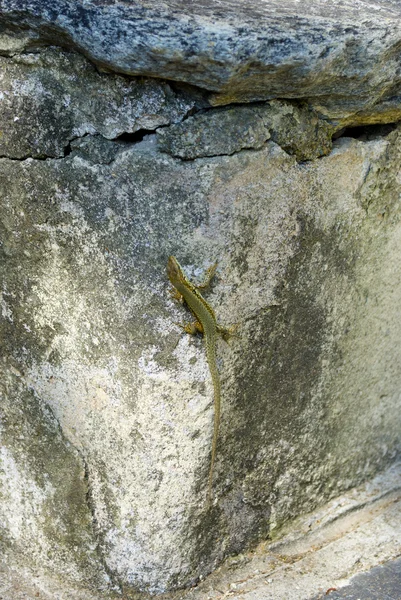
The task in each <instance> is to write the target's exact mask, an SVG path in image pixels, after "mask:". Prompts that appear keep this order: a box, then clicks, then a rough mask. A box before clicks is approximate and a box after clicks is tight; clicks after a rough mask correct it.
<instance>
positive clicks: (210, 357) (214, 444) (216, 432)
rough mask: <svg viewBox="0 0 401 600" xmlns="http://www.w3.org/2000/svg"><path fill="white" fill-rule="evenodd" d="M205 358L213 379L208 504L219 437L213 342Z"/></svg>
mask: <svg viewBox="0 0 401 600" xmlns="http://www.w3.org/2000/svg"><path fill="white" fill-rule="evenodd" d="M206 348H207V350H206V353H207V360H208V363H209V368H210V374H211V376H212V381H213V390H214V424H213V441H212V456H211V459H210V469H209V479H208V488H207V503H208V506H210V505H211V502H212V486H213V470H214V462H215V458H216V450H217V440H218V437H219V427H220V377H219V373H218V370H217V364H216V352H215V348H214V345H213V344H207V345H206Z"/></svg>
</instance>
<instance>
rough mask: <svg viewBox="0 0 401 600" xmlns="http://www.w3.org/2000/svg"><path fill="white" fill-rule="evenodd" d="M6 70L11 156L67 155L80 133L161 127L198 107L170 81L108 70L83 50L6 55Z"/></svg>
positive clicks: (0, 63) (5, 118) (2, 141)
mask: <svg viewBox="0 0 401 600" xmlns="http://www.w3.org/2000/svg"><path fill="white" fill-rule="evenodd" d="M0 69H1V73H2V81H1V102H0V122H1V136H0V156H7V157H8V158H27V157H28V156H32V157H33V158H40V157H43V158H44V157H50V156H52V157H59V156H64V153H65V151H66V148H67V147H68V145H69V143H70V142H71V140H73V139H74V138H78V137H82V136H84V135H87V134H92V135H93V134H96V133H98V134H101V135H102V136H103V137H105V138H109V139H113V138H116V137H118V136H120V135H121V134H123V133H134V132H136V131H138V130H139V129H155V128H156V127H160V126H161V125H168V124H170V123H174V122H176V121H179V120H181V119H182V118H183V117H184V116H185V115H186V113H187V112H189V110H190V109H192V108H194V106H195V105H196V100H194V99H193V100H191V101H189V100H188V99H187V98H185V97H184V96H183V95H181V96H177V94H176V93H175V92H174V91H173V90H172V89H171V87H170V86H169V85H168V84H167V83H165V82H163V81H156V80H151V79H141V78H139V79H135V80H128V79H127V78H124V77H121V76H118V75H111V76H106V75H101V74H99V73H98V72H97V71H96V69H95V68H94V67H93V65H91V64H90V63H89V62H88V61H87V60H85V59H84V58H83V57H82V56H80V55H78V54H76V53H69V52H60V51H59V50H56V49H55V48H48V49H46V50H45V51H43V52H40V53H29V54H24V55H21V56H18V57H16V58H14V59H13V60H10V59H9V58H1V57H0ZM84 90H85V93H84Z"/></svg>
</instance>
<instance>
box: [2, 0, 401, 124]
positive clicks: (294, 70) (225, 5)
mask: <svg viewBox="0 0 401 600" xmlns="http://www.w3.org/2000/svg"><path fill="white" fill-rule="evenodd" d="M400 10H401V9H400V6H399V4H398V3H397V2H391V1H390V0H376V1H374V2H373V1H370V0H360V1H359V2H355V1H354V0H345V1H344V0H333V1H332V2H324V1H323V0H320V1H319V2H316V1H315V0H308V1H304V2H302V3H299V2H298V1H297V0H285V1H283V0H275V1H271V0H269V1H267V0H260V1H259V2H258V3H253V4H252V5H250V4H249V3H244V2H242V1H241V0H222V1H220V2H218V3H216V2H214V0H203V1H202V2H190V3H189V2H187V1H185V0H168V1H167V2H155V1H152V2H150V1H149V0H136V1H135V2H129V3H127V2H124V1H122V0H113V1H106V2H96V1H94V0H92V1H87V0H75V1H73V2H71V1H70V0H29V1H28V0H2V4H1V7H0V18H1V21H2V23H3V27H5V28H6V27H9V28H15V27H18V28H22V29H24V30H26V29H28V30H29V32H31V33H30V34H29V35H28V37H27V39H26V45H25V47H35V46H37V45H38V44H41V43H54V44H58V45H60V44H61V45H64V46H66V47H70V48H71V47H72V48H74V49H78V50H79V51H81V52H83V53H84V54H86V56H88V57H89V58H90V59H91V60H92V61H94V62H95V63H96V64H98V65H100V66H102V67H104V68H107V69H110V70H112V71H117V72H121V73H126V74H129V75H147V76H152V77H163V78H167V79H171V80H174V81H181V82H186V83H189V84H192V85H195V86H199V87H201V88H204V89H206V90H209V91H211V92H213V93H212V95H211V98H210V101H211V102H212V103H213V104H230V103H233V102H250V101H255V100H268V99H272V98H296V99H298V98H302V99H308V100H309V101H310V102H311V103H312V104H313V105H315V106H316V107H317V108H318V109H319V110H320V111H321V112H322V113H323V114H324V115H326V116H327V117H329V118H331V119H333V120H336V121H337V122H342V123H343V124H350V123H352V124H364V123H374V122H393V121H395V120H397V119H400V117H401V110H400V91H399V90H400V73H399V69H398V65H399V56H400V55H399V52H400V51H399V47H400V40H401V25H400V16H401V14H400ZM10 38H11V41H10ZM4 40H5V50H4V51H5V52H7V53H9V54H10V53H14V52H16V51H17V50H18V48H20V46H21V44H23V43H24V42H23V40H20V39H18V40H17V41H15V40H14V39H13V35H12V33H10V31H7V30H5V31H4Z"/></svg>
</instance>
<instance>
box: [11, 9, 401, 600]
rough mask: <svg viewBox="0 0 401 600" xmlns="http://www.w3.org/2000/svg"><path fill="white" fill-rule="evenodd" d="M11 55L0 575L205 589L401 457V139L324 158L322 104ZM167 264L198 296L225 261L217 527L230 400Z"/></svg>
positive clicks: (347, 146) (220, 305)
mask: <svg viewBox="0 0 401 600" xmlns="http://www.w3.org/2000/svg"><path fill="white" fill-rule="evenodd" d="M32 6H34V2H33V4H32ZM43 6H44V7H45V5H43ZM87 6H89V4H87ZM102 6H106V7H107V6H108V5H107V4H104V3H103V4H102ZM45 12H46V11H45V8H44V9H43V14H45ZM99 14H101V11H100V9H99ZM60 19H61V17H60ZM60 22H62V19H61V21H60ZM3 42H4V46H7V44H8V50H7V52H5V53H6V54H8V56H6V57H4V63H3V64H4V71H3V74H4V76H3V85H4V98H3V101H2V104H0V111H1V110H3V113H2V118H1V130H2V131H3V132H4V134H3V136H4V140H5V141H4V142H3V143H4V145H3V151H2V153H3V154H4V157H3V158H1V159H0V286H1V287H0V292H1V294H0V304H1V310H0V340H1V346H0V350H1V356H0V360H1V362H0V368H1V374H0V375H1V377H0V381H1V382H2V386H4V388H5V390H6V391H5V393H4V401H2V404H1V411H2V420H3V425H4V426H3V427H2V429H1V431H0V433H1V447H2V448H3V450H2V465H1V471H0V472H1V478H2V483H3V490H6V492H3V494H2V495H0V516H1V519H2V522H3V528H4V531H3V533H2V544H3V548H2V549H3V555H4V556H7V560H8V561H9V564H10V565H14V566H15V569H16V572H19V571H18V569H19V570H20V571H22V570H23V569H27V570H29V572H31V573H35V569H43V570H45V571H46V572H48V573H51V574H52V576H54V577H55V578H57V577H60V578H65V579H67V580H68V581H70V582H71V585H74V586H78V587H79V586H82V585H84V584H86V590H84V591H83V594H82V597H89V596H90V594H97V593H99V594H101V593H103V592H104V588H105V587H106V588H107V590H106V592H105V593H106V594H109V597H112V594H114V593H116V594H118V593H121V592H122V591H124V594H125V595H128V594H130V593H131V592H132V593H134V591H135V590H146V591H149V592H152V593H153V592H162V591H165V590H169V589H174V588H177V587H181V586H186V585H190V584H192V583H194V582H196V581H197V580H198V579H199V578H202V577H204V576H205V575H206V574H207V573H209V572H210V571H211V570H213V569H214V567H215V566H216V565H218V564H219V563H220V562H221V561H222V560H223V559H224V557H225V556H227V555H228V554H231V553H238V552H241V551H242V550H243V549H245V548H248V547H250V546H252V545H254V544H256V543H257V542H259V541H260V540H264V539H266V537H267V536H269V535H270V536H277V535H279V532H280V530H281V528H282V527H283V526H284V524H288V523H290V522H291V521H292V520H293V519H294V518H295V517H296V516H298V515H299V514H301V513H304V512H305V511H309V510H312V509H313V508H314V507H316V506H317V505H319V504H321V503H322V502H324V501H325V500H326V499H327V498H329V497H333V496H335V495H337V494H338V493H340V492H341V491H343V490H345V489H348V488H349V487H350V486H352V485H354V484H357V483H358V482H360V481H363V480H365V479H367V478H369V477H370V476H372V475H374V474H375V473H376V472H377V471H378V470H380V469H381V468H384V467H385V466H386V465H388V464H389V463H391V462H392V461H393V460H394V459H395V458H396V457H397V454H398V453H399V452H400V436H399V431H400V426H401V422H400V420H401V411H400V405H399V402H400V395H399V389H400V370H399V365H400V364H401V349H400V345H399V339H400V337H401V323H400V320H399V318H398V312H399V310H398V307H399V305H400V301H401V271H400V268H399V260H398V257H399V255H400V252H401V209H400V205H399V197H400V191H401V190H400V186H401V183H400V180H399V172H400V168H401V152H400V145H401V141H400V132H399V130H398V129H397V128H396V127H395V126H394V128H393V127H389V128H388V129H374V130H372V129H368V130H367V131H365V135H364V136H363V137H361V138H360V139H354V138H349V137H348V138H347V137H345V138H341V137H340V138H339V139H337V140H335V141H334V144H333V150H332V151H331V152H330V153H329V154H328V155H327V156H321V157H320V158H319V160H311V159H312V158H313V157H315V156H319V155H324V154H325V153H327V152H328V151H329V149H330V143H331V141H330V135H329V134H330V131H331V127H332V126H333V127H334V125H330V124H327V125H325V124H324V123H322V121H321V120H319V119H318V118H317V117H316V114H315V113H314V112H313V111H311V110H310V108H309V107H307V106H302V105H301V104H294V105H293V104H291V103H289V102H284V101H275V102H272V103H269V104H268V105H258V106H257V107H256V106H252V107H250V106H249V107H243V106H237V107H235V106H233V107H230V108H229V109H227V108H220V107H216V108H213V109H210V110H205V106H204V105H203V104H202V102H203V100H202V95H201V94H198V93H195V92H194V90H191V89H190V88H186V89H185V91H184V89H183V88H180V90H179V91H177V89H176V88H175V87H174V88H173V87H171V86H170V85H167V84H165V83H163V82H155V81H150V80H137V79H135V80H132V81H131V80H127V79H126V78H125V77H121V76H119V75H115V74H111V75H106V74H102V75H99V73H97V71H96V70H95V69H94V68H93V67H92V66H91V65H90V64H89V63H88V62H87V61H86V60H85V59H84V58H82V57H80V56H77V55H76V54H72V53H69V52H65V51H60V50H57V49H54V48H50V49H44V50H43V49H42V50H39V49H36V51H35V52H32V50H33V48H32V47H31V48H30V50H31V52H29V53H28V54H20V53H19V52H20V48H21V45H22V44H25V41H24V40H23V39H22V37H20V38H18V39H17V40H16V43H15V45H14V46H13V45H12V44H11V42H10V40H9V39H8V38H7V40H6V41H4V36H3ZM6 42H7V43H6ZM29 43H30V44H31V43H32V42H29ZM13 54H14V56H12V55H13ZM15 82H19V84H18V85H15ZM24 86H26V87H24ZM27 89H29V90H30V91H29V94H28V93H27V91H26V90H27ZM18 90H19V91H18ZM91 90H92V91H95V92H96V93H95V100H96V102H95V103H94V100H93V96H92V94H91V93H89V92H90V91H91ZM101 92H102V93H101ZM103 92H104V94H103ZM66 94H67V95H68V94H71V97H73V98H74V102H73V103H72V105H73V106H72V105H71V103H70V104H69V103H68V102H66ZM74 94H75V96H74ZM46 97H49V98H50V100H51V101H50V102H49V103H48V104H47V105H46V104H43V101H44V99H45V98H46ZM126 97H127V99H126ZM21 98H25V100H26V99H27V98H29V103H28V102H26V101H22V100H21ZM102 98H106V100H105V101H104V102H103V100H102ZM122 99H123V101H124V102H125V101H126V102H127V104H124V102H123V107H122V108H121V105H120V104H119V103H120V102H121V100H122ZM202 106H203V109H204V110H203V112H200V113H199V114H198V113H197V114H193V116H190V115H192V113H196V111H198V110H199V109H200V108H201V107H202ZM124 107H127V111H125V110H124ZM273 108H274V111H276V112H274V111H273V113H272V112H271V111H272V109H273ZM260 111H262V112H260ZM265 112H268V114H269V115H270V116H269V119H270V120H269V119H267V120H266V121H264V117H265ZM14 113H15V116H16V117H18V118H19V120H18V119H17V120H16V121H15V123H17V124H18V123H19V121H21V122H22V123H23V127H21V128H19V129H18V127H17V125H16V126H15V127H16V128H15V130H14V129H13V127H10V123H12V122H13V118H14V117H13V115H14ZM261 114H262V115H263V118H261V117H260V115H261ZM205 115H209V116H210V123H208V121H207V119H206V117H205ZM244 115H246V117H244ZM252 115H254V116H255V115H258V118H257V119H255V120H254V123H252V120H253V117H252ZM272 115H273V117H274V118H272ZM251 117H252V118H251ZM219 118H221V120H222V122H223V123H224V124H225V126H224V127H221V128H220V129H219V128H218V127H217V125H218V123H219ZM180 120H181V121H182V122H181V123H179V124H174V123H175V121H180ZM57 123H58V124H59V126H58V127H57ZM66 123H67V125H66ZM88 123H89V125H88ZM161 126H163V127H164V128H165V129H164V133H162V134H161V133H160V127H161ZM252 126H253V127H254V132H255V134H253V132H252ZM138 128H140V129H142V130H143V129H146V133H147V135H145V137H143V139H141V137H142V134H144V133H145V132H144V131H142V134H138V136H135V135H134V136H131V135H129V134H128V135H122V136H121V135H120V134H121V133H122V132H125V131H128V133H129V132H132V131H135V129H138ZM156 128H159V135H157V134H156V133H151V132H152V131H153V130H154V129H156ZM213 128H214V129H215V131H213ZM49 131H50V134H49ZM188 132H189V133H188ZM212 134H213V135H212ZM187 135H188V136H189V138H190V139H191V136H192V139H196V136H197V135H198V136H200V138H199V142H197V147H198V154H196V152H194V150H193V148H194V146H195V143H194V142H193V141H191V146H190V147H189V148H190V152H191V153H192V154H188V153H187V154H185V152H187V150H186V148H187V146H186V145H185V142H186V136H187ZM252 135H254V137H253V138H252ZM353 135H357V134H356V133H355V132H354V133H353ZM71 136H72V137H75V138H77V139H72V137H71ZM78 136H80V137H78ZM202 136H203V137H202ZM269 136H270V137H269ZM113 137H118V138H119V139H116V140H113V139H107V138H113ZM157 137H159V138H162V137H164V139H165V140H170V142H171V149H170V150H169V148H168V147H167V146H166V147H165V148H164V149H165V150H169V151H170V152H171V153H172V154H178V153H179V152H181V150H180V149H182V148H184V150H185V152H184V153H183V157H184V158H187V159H188V158H192V160H182V159H181V158H178V157H176V156H171V155H169V154H168V153H167V152H164V151H161V149H160V147H159V146H158V144H157ZM266 140H267V141H266ZM0 143H1V142H0ZM248 145H251V146H252V147H251V148H250V149H245V148H246V146H248ZM66 146H67V148H66ZM38 148H39V150H38ZM174 148H178V150H177V151H176V150H175V149H174ZM205 148H206V149H207V152H205ZM320 148H322V150H320ZM232 151H233V152H234V153H233V154H232V155H230V156H228V154H231V153H232ZM290 152H291V153H292V155H291V154H290ZM308 152H309V154H307V153H308ZM205 153H206V154H209V153H211V154H213V153H216V154H219V156H215V155H212V156H203V157H202V158H196V156H199V155H202V154H205ZM26 156H29V158H24V157H26ZM49 157H50V158H49ZM306 158H307V159H308V162H305V159H306ZM169 254H175V255H176V256H177V257H178V259H179V260H180V262H181V263H182V264H183V265H184V267H185V268H186V270H187V272H188V274H189V275H191V276H194V277H196V276H198V275H200V274H201V271H202V270H203V269H204V268H205V267H207V266H208V265H210V264H211V263H212V262H214V261H215V260H217V261H218V263H219V268H218V275H217V277H216V281H215V282H214V284H213V286H212V289H211V291H210V295H209V298H210V301H211V304H212V305H213V306H214V307H215V308H216V313H217V316H218V319H219V321H220V322H221V323H223V324H224V325H229V324H234V323H236V324H237V325H238V327H237V335H236V336H234V337H233V338H232V340H231V342H230V343H229V344H225V343H224V342H221V343H220V342H219V344H218V349H217V351H218V365H219V370H220V372H221V378H222V423H221V432H220V438H219V445H218V453H217V461H216V470H215V479H214V485H213V494H214V503H213V506H212V507H211V508H209V507H208V506H207V505H206V502H205V498H206V485H207V474H208V469H209V462H210V446H211V437H212V423H213V390H212V385H211V381H210V374H209V370H208V367H207V364H206V360H205V354H204V348H203V343H202V340H201V339H200V338H195V339H191V338H189V336H187V335H184V334H183V333H182V331H181V330H180V328H179V327H177V325H175V323H176V322H181V321H184V320H186V319H188V315H187V314H186V312H185V310H184V308H183V307H182V306H179V305H177V304H176V303H174V302H173V301H172V299H171V298H170V296H169V294H168V285H167V277H166V271H165V268H166V260H167V257H168V255H169ZM15 410H21V413H18V414H19V415H20V416H19V417H18V419H19V421H20V423H17V417H16V416H15V413H14V412H13V411H15ZM21 415H22V416H23V417H24V419H25V420H23V419H22V417H21ZM10 432H11V433H10ZM14 433H16V434H15V435H14ZM22 435H23V436H24V437H23V438H22V437H21V436H22ZM14 465H16V466H15V468H14ZM44 473H45V474H46V473H47V475H48V478H47V479H48V481H50V484H49V483H47V479H46V477H44V475H43V474H44ZM69 492H71V493H69ZM11 497H13V498H14V497H15V498H17V499H19V498H21V499H22V500H21V501H19V500H18V502H16V503H15V511H14V513H13V514H11V511H10V498H11ZM47 507H49V511H48V512H49V520H47V521H46V520H45V519H44V513H45V510H46V511H47ZM15 523H17V525H19V526H18V527H17V526H16V525H15ZM53 546H54V547H55V551H54V555H49V548H53ZM13 568H14V567H13ZM88 590H89V591H88ZM132 590H134V591H132Z"/></svg>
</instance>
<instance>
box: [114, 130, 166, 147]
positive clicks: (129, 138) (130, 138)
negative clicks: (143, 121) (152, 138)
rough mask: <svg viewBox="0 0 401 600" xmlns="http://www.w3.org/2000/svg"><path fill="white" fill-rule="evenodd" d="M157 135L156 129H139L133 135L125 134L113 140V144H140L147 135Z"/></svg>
mask: <svg viewBox="0 0 401 600" xmlns="http://www.w3.org/2000/svg"><path fill="white" fill-rule="evenodd" d="M153 133H156V129H138V130H137V131H134V132H133V133H128V132H124V133H122V134H121V135H118V136H117V137H115V138H113V139H111V140H110V141H111V142H124V143H126V144H138V143H139V142H142V141H143V138H144V137H145V136H146V135H151V134H153Z"/></svg>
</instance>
